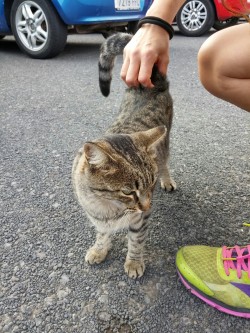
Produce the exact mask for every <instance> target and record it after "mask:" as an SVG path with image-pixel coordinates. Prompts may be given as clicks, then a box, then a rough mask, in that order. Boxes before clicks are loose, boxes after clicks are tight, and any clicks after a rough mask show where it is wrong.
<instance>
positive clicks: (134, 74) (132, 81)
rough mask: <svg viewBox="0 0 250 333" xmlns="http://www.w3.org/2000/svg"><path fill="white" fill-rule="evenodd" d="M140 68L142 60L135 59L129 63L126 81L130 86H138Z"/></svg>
mask: <svg viewBox="0 0 250 333" xmlns="http://www.w3.org/2000/svg"><path fill="white" fill-rule="evenodd" d="M139 70H140V61H139V60H133V61H129V65H128V67H127V69H126V73H124V74H123V75H124V77H125V79H124V81H125V82H126V84H127V85H128V86H129V87H137V86H138V84H139V83H138V74H139Z"/></svg>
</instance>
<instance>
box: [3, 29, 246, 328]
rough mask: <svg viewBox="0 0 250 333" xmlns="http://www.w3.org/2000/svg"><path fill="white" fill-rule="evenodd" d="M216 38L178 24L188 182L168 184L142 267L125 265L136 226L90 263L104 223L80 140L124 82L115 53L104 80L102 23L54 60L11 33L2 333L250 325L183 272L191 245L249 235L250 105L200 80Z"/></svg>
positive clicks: (175, 133) (174, 46)
mask: <svg viewBox="0 0 250 333" xmlns="http://www.w3.org/2000/svg"><path fill="white" fill-rule="evenodd" d="M207 37H208V35H207V36H203V37H200V38H187V37H183V36H181V35H178V34H176V36H175V37H174V38H173V40H172V41H171V54H170V56H171V64H170V66H169V79H170V89H171V93H172V96H173V99H174V109H175V117H174V123H173V129H172V134H171V160H170V165H171V170H172V175H173V177H174V179H175V181H176V183H177V186H178V188H177V190H176V191H175V192H173V193H164V192H163V191H162V190H161V189H160V187H158V188H157V189H156V193H155V198H154V212H153V214H152V223H151V226H150V231H149V238H148V241H147V245H146V254H147V255H146V258H147V259H146V271H145V275H144V276H143V277H142V278H141V279H138V280H131V279H129V278H128V277H127V276H126V274H125V272H124V269H123V264H124V260H125V255H126V246H127V245H126V233H125V232H122V233H119V234H116V235H114V245H113V248H112V250H111V251H110V254H109V256H108V258H107V260H106V261H105V262H104V263H102V264H100V265H98V266H89V265H87V264H86V263H85V262H84V256H85V253H86V250H87V248H88V247H89V246H90V245H91V244H92V243H93V241H94V236H95V232H94V230H93V228H92V226H91V225H90V224H89V223H88V222H87V219H86V217H85V216H84V213H83V212H82V210H81V207H80V206H79V205H78V203H77V202H76V200H75V198H74V195H73V190H72V185H71V166H72V161H73V159H74V156H75V153H76V152H77V150H78V149H79V148H80V147H81V145H82V144H83V143H84V142H85V141H86V140H91V139H94V138H97V137H100V136H101V135H102V133H103V132H104V131H105V129H106V128H107V127H108V125H109V124H110V123H111V122H112V121H113V119H114V118H115V116H116V114H117V112H118V108H119V104H120V102H121V98H122V94H123V91H124V88H125V86H124V84H123V82H121V80H120V78H119V70H120V67H121V61H122V59H121V58H119V59H118V60H117V63H116V68H115V72H114V80H113V84H112V88H111V95H110V97H109V98H104V97H102V95H101V94H100V92H99V88H98V75H97V74H98V73H97V61H98V54H99V48H100V44H101V42H102V41H103V37H102V36H101V35H89V36H70V37H69V39H68V43H67V46H66V48H65V51H64V52H63V53H62V54H60V55H59V56H58V57H57V58H54V59H50V60H43V61H42V60H33V59H29V58H28V57H26V56H25V55H23V54H22V53H21V52H20V51H19V49H18V47H17V46H16V44H15V42H14V40H13V39H12V38H6V39H4V40H2V41H1V42H0V73H1V74H0V75H1V80H0V94H1V95H0V96H1V99H0V124H1V127H0V159H1V163H0V258H1V260H0V267H1V268H0V269H1V276H0V278H1V280H0V283H1V284H0V332H1V333H14V332H15V333H233V332H239V333H249V332H250V324H249V320H247V319H241V318H236V317H232V316H229V315H226V314H223V313H220V312H219V311H217V310H215V309H213V308H211V307H209V306H208V305H206V304H205V303H203V302H202V301H200V300H199V299H197V298H196V297H195V296H193V295H191V294H190V293H189V292H188V291H187V290H186V289H185V287H184V286H183V285H182V284H181V283H180V281H179V279H178V277H177V274H176V268H175V254H176V251H177V250H178V248H180V247H181V246H183V245H187V244H204V245H211V246H222V245H235V244H239V245H240V244H241V245H243V244H246V243H247V242H248V243H249V240H250V228H247V227H243V225H242V224H243V222H244V221H249V219H250V217H249V211H250V209H249V208H250V200H249V156H250V149H249V138H250V136H249V133H250V118H249V114H247V112H244V111H242V110H240V109H238V108H236V107H234V106H232V105H230V104H228V103H226V102H223V101H221V100H219V99H216V98H215V97H213V96H211V95H210V94H209V93H208V92H206V91H205V90H204V88H203V87H202V86H201V84H200V82H199V79H198V73H197V62H196V58H197V51H198V49H199V47H200V46H201V44H202V42H203V41H204V40H205V39H206V38H207Z"/></svg>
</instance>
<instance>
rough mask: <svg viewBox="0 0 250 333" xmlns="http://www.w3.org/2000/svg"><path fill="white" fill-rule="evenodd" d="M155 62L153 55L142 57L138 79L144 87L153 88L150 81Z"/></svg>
mask: <svg viewBox="0 0 250 333" xmlns="http://www.w3.org/2000/svg"><path fill="white" fill-rule="evenodd" d="M154 64H155V57H145V58H142V61H141V67H140V71H139V75H138V81H139V83H140V84H141V85H143V86H144V87H146V88H153V87H154V85H153V83H152V81H151V75H152V69H153V66H154Z"/></svg>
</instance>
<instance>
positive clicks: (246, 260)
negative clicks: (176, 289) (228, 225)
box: [176, 245, 250, 318]
mask: <svg viewBox="0 0 250 333" xmlns="http://www.w3.org/2000/svg"><path fill="white" fill-rule="evenodd" d="M176 266H177V271H178V274H179V276H180V279H181V281H182V282H183V284H184V285H185V286H186V287H187V288H188V289H189V290H190V291H191V293H192V294H194V295H196V296H198V297H199V298H200V299H202V300H203V301H204V302H206V303H207V304H209V305H211V306H213V307H214V308H216V309H218V310H220V311H222V312H225V313H228V314H230V315H233V316H239V317H244V318H250V245H247V246H245V247H239V246H237V245H236V246H234V247H231V248H230V247H226V246H223V247H222V248H217V247H209V246H185V247H183V248H181V249H180V250H179V251H178V252H177V256H176Z"/></svg>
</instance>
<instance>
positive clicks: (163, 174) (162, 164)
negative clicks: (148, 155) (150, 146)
mask: <svg viewBox="0 0 250 333" xmlns="http://www.w3.org/2000/svg"><path fill="white" fill-rule="evenodd" d="M157 153H158V154H157V155H158V156H157V157H158V158H157V164H158V172H159V180H160V183H161V188H163V189H164V190H166V191H174V190H176V188H177V185H176V182H175V181H174V179H173V178H172V177H171V175H170V170H169V166H168V160H169V137H167V140H166V142H164V143H163V144H162V145H161V146H160V147H159V149H158V152H157Z"/></svg>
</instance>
